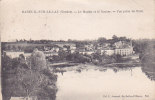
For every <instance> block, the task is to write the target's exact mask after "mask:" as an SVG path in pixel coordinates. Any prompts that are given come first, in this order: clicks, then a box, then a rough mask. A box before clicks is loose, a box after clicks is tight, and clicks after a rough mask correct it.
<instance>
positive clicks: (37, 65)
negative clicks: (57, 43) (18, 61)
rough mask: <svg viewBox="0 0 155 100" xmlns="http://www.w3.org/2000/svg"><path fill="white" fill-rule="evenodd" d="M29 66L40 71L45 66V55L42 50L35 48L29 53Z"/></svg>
mask: <svg viewBox="0 0 155 100" xmlns="http://www.w3.org/2000/svg"><path fill="white" fill-rule="evenodd" d="M30 67H31V68H32V69H33V70H38V71H41V70H43V69H45V68H47V67H46V59H45V55H44V53H43V52H42V51H38V49H35V50H34V51H33V53H32V55H31V65H30Z"/></svg>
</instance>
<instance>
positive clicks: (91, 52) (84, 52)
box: [79, 51, 95, 55]
mask: <svg viewBox="0 0 155 100" xmlns="http://www.w3.org/2000/svg"><path fill="white" fill-rule="evenodd" d="M79 53H81V54H87V55H91V54H93V53H95V51H80V52H79Z"/></svg>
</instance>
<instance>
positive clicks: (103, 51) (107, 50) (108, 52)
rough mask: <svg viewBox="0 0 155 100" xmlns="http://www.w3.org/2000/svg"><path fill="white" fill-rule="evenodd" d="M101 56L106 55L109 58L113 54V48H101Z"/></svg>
mask: <svg viewBox="0 0 155 100" xmlns="http://www.w3.org/2000/svg"><path fill="white" fill-rule="evenodd" d="M101 54H102V55H103V54H106V55H108V56H111V55H113V54H115V50H114V49H113V48H103V49H101Z"/></svg>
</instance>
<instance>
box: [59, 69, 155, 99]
mask: <svg viewBox="0 0 155 100" xmlns="http://www.w3.org/2000/svg"><path fill="white" fill-rule="evenodd" d="M89 67H91V68H87V69H82V70H81V69H74V70H68V69H67V71H66V72H64V73H57V75H58V80H57V87H58V92H57V97H56V100H155V98H154V97H155V94H154V93H155V92H154V91H155V81H153V80H151V79H149V78H148V76H147V75H146V74H145V73H144V72H143V71H142V69H141V67H134V68H116V67H113V68H93V67H92V66H89ZM122 95H123V96H124V97H122ZM114 96H115V97H114ZM129 96H130V97H129Z"/></svg>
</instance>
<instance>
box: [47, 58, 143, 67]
mask: <svg viewBox="0 0 155 100" xmlns="http://www.w3.org/2000/svg"><path fill="white" fill-rule="evenodd" d="M81 64H83V65H96V66H102V67H113V66H115V67H135V66H139V65H141V62H140V60H139V57H138V55H133V56H128V57H123V58H122V61H121V62H113V63H105V62H103V61H102V62H95V63H94V62H85V63H77V62H73V61H59V62H52V63H51V62H49V66H50V67H53V68H56V67H59V68H63V67H72V66H77V65H81Z"/></svg>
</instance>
